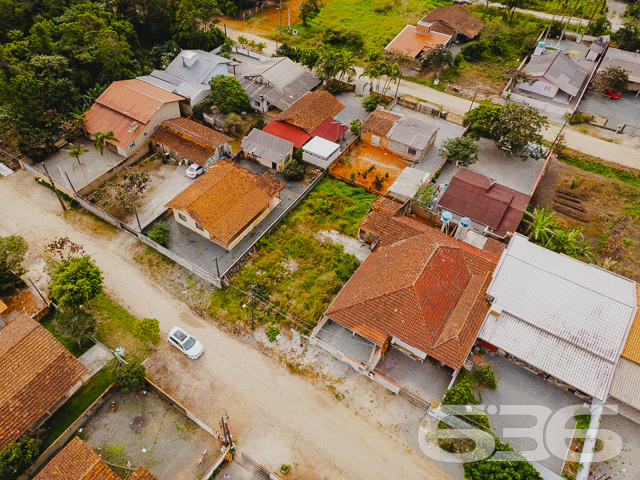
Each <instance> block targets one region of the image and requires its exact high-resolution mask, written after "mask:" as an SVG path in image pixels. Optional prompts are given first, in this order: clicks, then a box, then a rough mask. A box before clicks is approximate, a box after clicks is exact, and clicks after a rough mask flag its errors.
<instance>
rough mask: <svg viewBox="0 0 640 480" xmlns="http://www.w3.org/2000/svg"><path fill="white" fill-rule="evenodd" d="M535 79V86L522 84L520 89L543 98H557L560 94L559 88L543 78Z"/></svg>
mask: <svg viewBox="0 0 640 480" xmlns="http://www.w3.org/2000/svg"><path fill="white" fill-rule="evenodd" d="M534 78H535V82H533V85H530V84H529V83H527V82H522V83H520V85H518V88H519V89H520V90H523V91H525V92H531V93H537V94H538V95H542V96H543V97H548V98H553V97H555V96H556V94H557V93H558V87H556V86H555V85H554V84H553V83H551V82H549V81H548V80H546V79H544V78H542V77H534Z"/></svg>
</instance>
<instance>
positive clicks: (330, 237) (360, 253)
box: [316, 230, 371, 262]
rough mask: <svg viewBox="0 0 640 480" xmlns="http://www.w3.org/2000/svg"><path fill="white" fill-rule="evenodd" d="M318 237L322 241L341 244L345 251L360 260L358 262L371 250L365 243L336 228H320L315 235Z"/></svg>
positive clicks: (365, 257)
mask: <svg viewBox="0 0 640 480" xmlns="http://www.w3.org/2000/svg"><path fill="white" fill-rule="evenodd" d="M316 236H317V237H318V239H320V240H321V241H322V242H330V243H336V244H339V245H342V246H343V247H344V252H345V253H351V254H353V255H355V257H356V258H357V259H358V260H360V262H364V261H365V260H366V259H367V257H368V256H369V254H370V253H371V250H369V247H368V246H367V245H364V244H363V243H362V242H361V241H360V240H358V239H357V238H351V237H348V236H346V235H344V234H342V233H340V232H338V231H337V230H320V231H319V232H318V233H317V235H316Z"/></svg>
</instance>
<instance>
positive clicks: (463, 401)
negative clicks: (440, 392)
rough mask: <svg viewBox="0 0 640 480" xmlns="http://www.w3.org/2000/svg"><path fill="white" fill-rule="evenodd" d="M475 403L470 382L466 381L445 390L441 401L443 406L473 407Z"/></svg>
mask: <svg viewBox="0 0 640 480" xmlns="http://www.w3.org/2000/svg"><path fill="white" fill-rule="evenodd" d="M477 403H478V399H477V398H476V396H475V395H474V393H473V389H472V387H471V382H470V381H469V380H467V379H464V380H462V381H460V382H458V384H457V385H456V386H455V387H453V388H450V389H449V390H447V392H446V393H445V394H444V398H443V399H442V404H443V405H475V404H477Z"/></svg>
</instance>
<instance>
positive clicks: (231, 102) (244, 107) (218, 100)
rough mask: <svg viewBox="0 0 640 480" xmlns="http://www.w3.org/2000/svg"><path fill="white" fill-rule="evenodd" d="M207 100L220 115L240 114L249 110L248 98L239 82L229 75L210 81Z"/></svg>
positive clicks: (219, 76)
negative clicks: (209, 91) (209, 100)
mask: <svg viewBox="0 0 640 480" xmlns="http://www.w3.org/2000/svg"><path fill="white" fill-rule="evenodd" d="M210 85H211V94H210V95H209V98H210V99H211V102H212V104H213V105H216V106H217V107H218V108H219V109H220V111H221V112H222V113H242V112H247V111H250V110H251V102H250V101H249V96H248V95H247V92H245V90H244V88H242V85H240V82H238V80H236V79H235V78H234V77H232V76H230V75H218V76H215V77H213V78H212V79H211V82H210Z"/></svg>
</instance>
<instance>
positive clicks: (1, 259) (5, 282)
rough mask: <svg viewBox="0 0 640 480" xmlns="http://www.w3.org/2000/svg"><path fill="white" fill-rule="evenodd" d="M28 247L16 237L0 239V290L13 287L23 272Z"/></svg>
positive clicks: (22, 240) (20, 238)
mask: <svg viewBox="0 0 640 480" xmlns="http://www.w3.org/2000/svg"><path fill="white" fill-rule="evenodd" d="M28 249H29V245H27V242H26V241H25V240H24V238H22V237H20V236H18V235H12V236H9V237H0V290H4V289H6V288H9V287H13V286H14V285H16V284H17V283H18V282H19V281H20V275H22V274H23V273H24V272H25V269H24V268H23V267H22V262H24V256H25V254H26V253H27V250H28Z"/></svg>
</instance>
